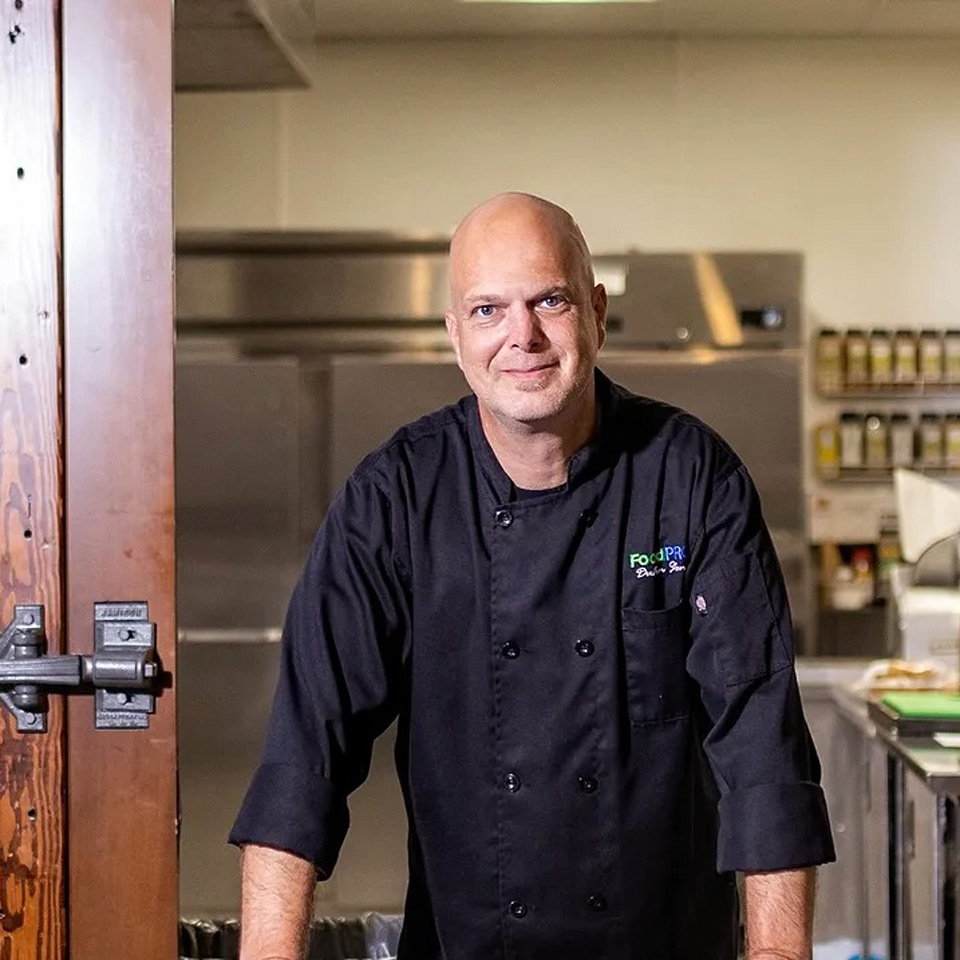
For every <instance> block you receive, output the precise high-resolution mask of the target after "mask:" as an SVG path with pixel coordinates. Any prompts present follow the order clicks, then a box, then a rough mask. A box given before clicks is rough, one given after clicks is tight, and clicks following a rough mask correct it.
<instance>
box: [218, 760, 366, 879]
mask: <svg viewBox="0 0 960 960" xmlns="http://www.w3.org/2000/svg"><path fill="white" fill-rule="evenodd" d="M349 820H350V815H349V813H348V811H347V800H346V795H345V794H344V793H342V791H340V790H338V789H337V788H336V787H335V786H334V784H333V783H331V782H330V781H329V780H327V779H325V778H324V777H321V776H319V775H318V774H315V773H313V772H312V771H310V770H307V769H305V768H303V767H296V766H290V765H287V764H279V763H267V764H263V765H262V766H260V767H259V768H258V769H257V772H256V773H255V774H254V777H253V780H252V782H251V783H250V787H249V789H248V790H247V795H246V797H245V798H244V801H243V806H242V807H241V808H240V813H239V814H238V815H237V819H236V821H235V823H234V825H233V829H232V830H231V831H230V836H229V842H230V843H232V844H235V845H236V846H238V847H239V846H243V844H245V843H253V844H257V845H258V846H263V847H273V848H274V849H277V850H285V851H287V852H288V853H292V854H295V855H296V856H298V857H302V858H303V859H304V860H309V861H310V862H311V863H313V864H314V866H316V868H317V870H318V871H319V873H320V877H321V879H326V878H327V877H329V876H330V874H331V873H332V872H333V867H334V865H335V864H336V862H337V857H338V855H339V853H340V847H341V845H342V844H343V840H344V837H345V836H346V834H347V826H348V824H349Z"/></svg>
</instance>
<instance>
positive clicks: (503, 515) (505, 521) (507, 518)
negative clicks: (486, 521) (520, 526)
mask: <svg viewBox="0 0 960 960" xmlns="http://www.w3.org/2000/svg"><path fill="white" fill-rule="evenodd" d="M493 519H494V520H496V521H497V526H499V527H509V526H510V524H511V523H513V514H512V513H511V512H510V511H509V510H506V509H504V508H503V507H501V508H500V509H499V510H498V511H497V512H496V513H495V514H494V515H493Z"/></svg>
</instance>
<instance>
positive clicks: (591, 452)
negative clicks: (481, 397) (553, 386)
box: [467, 369, 619, 503]
mask: <svg viewBox="0 0 960 960" xmlns="http://www.w3.org/2000/svg"><path fill="white" fill-rule="evenodd" d="M594 384H595V389H596V397H597V429H596V430H595V431H594V433H593V436H592V437H591V438H590V440H588V441H587V443H586V444H585V445H584V446H582V447H581V448H580V449H579V450H578V451H577V452H576V453H575V454H574V455H573V456H572V457H571V458H570V462H569V463H568V464H567V486H566V492H568V493H569V492H572V491H573V490H575V489H577V487H579V486H581V485H582V484H583V483H584V482H585V481H587V480H588V479H590V478H591V477H593V476H595V475H596V473H597V472H598V470H599V469H601V468H602V467H603V466H604V465H606V463H607V462H608V460H609V457H610V453H611V449H612V446H613V445H612V442H611V441H612V440H613V437H614V435H615V430H614V421H615V420H616V417H615V413H616V409H617V406H618V403H619V398H618V394H617V388H616V386H615V385H614V383H613V382H612V381H611V380H610V379H609V377H607V376H606V375H605V374H603V373H601V372H600V370H597V369H594ZM467 424H468V429H469V432H470V441H471V443H472V445H473V449H474V450H475V451H476V454H477V457H478V459H479V461H480V465H481V467H482V469H483V472H484V474H485V475H486V477H487V480H488V481H489V483H490V484H491V486H492V488H493V492H494V499H495V500H497V501H498V503H508V502H510V501H511V500H513V499H514V490H515V487H514V484H513V481H512V480H511V479H510V477H509V476H508V475H507V473H506V471H505V470H504V469H503V467H502V466H501V465H500V461H499V460H498V459H497V455H496V454H495V453H494V452H493V448H492V447H491V446H490V441H489V440H487V435H486V434H485V433H484V432H483V425H482V423H481V422H480V410H479V407H478V405H477V398H476V396H475V395H474V396H472V397H470V403H469V407H468V415H467Z"/></svg>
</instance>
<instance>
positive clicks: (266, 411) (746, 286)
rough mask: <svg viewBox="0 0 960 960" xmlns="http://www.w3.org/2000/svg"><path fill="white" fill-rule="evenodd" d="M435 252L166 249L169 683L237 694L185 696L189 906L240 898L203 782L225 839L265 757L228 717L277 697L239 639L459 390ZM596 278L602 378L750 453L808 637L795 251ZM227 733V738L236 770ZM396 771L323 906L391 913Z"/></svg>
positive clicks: (304, 244)
mask: <svg viewBox="0 0 960 960" xmlns="http://www.w3.org/2000/svg"><path fill="white" fill-rule="evenodd" d="M446 250H447V244H446V241H444V240H440V239H431V238H414V239H409V238H408V239H404V240H398V239H396V238H392V237H387V236H382V235H363V236H339V235H338V236H331V235H316V234H283V235H278V234H260V235H227V234H207V235H195V234H194V235H183V236H181V237H180V238H179V244H178V277H177V281H178V283H177V291H178V292H177V325H178V345H177V350H178V356H177V431H178V433H177V483H178V489H177V538H178V541H177V547H178V619H179V624H180V628H181V630H182V636H183V638H184V640H185V641H187V642H186V643H185V644H184V645H183V648H182V655H181V657H182V659H181V663H182V670H183V672H184V680H183V685H184V689H185V691H188V690H189V689H191V687H190V683H191V679H190V676H189V674H190V672H191V671H202V672H207V671H209V672H211V673H218V674H220V675H225V673H224V671H226V670H227V669H230V670H231V671H232V672H231V674H230V675H231V676H233V677H234V678H235V682H236V684H237V687H236V689H233V690H231V691H230V692H229V695H224V696H221V697H219V698H211V697H210V696H206V697H191V696H187V695H186V694H185V695H183V696H182V697H181V704H182V707H181V709H182V721H183V722H182V726H181V757H182V796H183V806H184V843H183V870H182V877H183V897H184V904H185V907H190V908H192V909H196V910H198V911H202V912H206V913H210V912H218V913H222V912H224V911H229V910H230V909H231V906H232V904H233V902H234V898H235V883H234V881H233V879H232V877H233V873H232V871H233V869H234V868H233V861H232V859H228V858H229V857H230V854H228V853H220V852H217V851H218V850H219V849H220V848H219V847H218V848H217V849H216V850H214V849H212V847H211V843H210V839H209V834H210V832H211V829H210V821H209V816H211V814H210V805H209V796H208V794H209V787H208V786H207V785H206V783H205V780H204V770H205V769H217V770H220V771H221V774H220V782H221V783H222V784H223V796H222V798H221V802H220V803H218V804H217V806H216V809H217V813H216V816H219V817H220V818H221V820H220V821H216V826H215V828H214V829H216V830H217V831H218V833H222V828H224V827H225V826H226V823H225V822H222V821H223V819H224V814H223V813H222V811H224V810H227V811H230V815H232V812H233V811H234V810H235V809H236V806H237V805H238V804H239V800H240V795H241V792H242V785H243V783H244V781H245V779H246V776H247V775H248V774H249V772H250V771H252V768H253V766H254V764H255V761H256V755H257V752H258V750H259V736H254V737H243V736H240V735H239V734H237V733H236V731H237V729H238V724H241V721H240V719H239V716H240V715H241V714H242V717H243V721H242V725H241V726H242V730H245V731H247V732H248V733H249V731H251V730H254V729H262V728H263V725H264V724H265V722H266V712H267V709H268V706H269V696H270V693H271V688H272V684H271V683H269V682H265V680H264V677H265V671H267V672H268V673H271V674H272V670H273V669H274V668H273V667H272V666H270V665H271V664H272V663H274V661H273V660H272V659H271V657H270V655H265V654H264V652H263V647H264V645H263V644H261V643H256V642H254V643H250V642H249V641H250V640H251V639H253V640H257V639H258V638H275V637H276V635H277V628H278V627H279V625H280V622H281V618H282V616H283V610H284V608H285V606H286V602H287V599H288V596H289V592H290V589H291V587H292V585H293V582H294V579H295V577H296V574H297V571H298V569H299V566H300V564H301V562H302V558H303V555H304V552H305V550H306V548H307V546H308V544H309V540H310V538H311V536H312V534H313V531H314V530H315V528H316V526H317V525H318V524H319V522H320V520H321V518H322V516H323V511H324V509H325V507H326V505H327V503H328V502H329V500H330V498H331V496H332V494H333V492H334V491H335V490H336V489H337V488H338V487H339V485H340V484H341V483H342V482H343V480H344V479H345V477H346V476H347V475H348V474H349V472H350V471H351V470H352V469H353V467H354V466H355V465H356V463H357V462H358V461H359V460H360V459H361V458H362V457H363V456H364V455H365V454H366V453H367V452H369V451H370V450H371V449H373V448H374V447H376V446H377V445H378V444H379V443H381V442H382V441H383V440H385V439H387V438H388V437H389V435H390V434H391V433H392V432H393V430H395V429H396V428H397V427H398V426H400V425H401V424H403V423H405V422H407V421H409V420H411V419H414V418H415V417H417V416H419V415H420V414H422V413H425V412H427V411H429V410H432V409H435V408H437V407H438V406H442V405H444V404H447V403H451V402H454V401H455V400H457V399H458V398H459V397H460V396H462V395H463V394H464V393H466V392H467V389H468V388H467V386H466V384H465V382H464V381H463V378H462V376H461V374H460V372H459V370H458V368H457V367H456V364H455V363H454V361H453V356H452V353H451V352H450V350H449V348H448V344H447V339H446V333H445V331H444V329H443V323H442V315H443V311H444V309H445V307H446V305H447V267H446ZM595 267H596V271H597V275H598V279H599V280H601V281H602V282H604V283H605V284H606V285H607V287H608V291H609V293H610V295H611V297H610V314H609V322H608V329H609V337H608V342H607V346H606V347H605V349H604V352H603V354H602V356H601V364H600V365H601V367H602V369H604V370H605V371H606V372H607V373H608V374H609V375H610V376H611V377H612V378H613V379H614V380H615V381H617V382H619V383H622V384H623V385H624V386H626V387H628V388H629V389H631V390H633V391H635V392H637V393H641V394H646V395H650V396H655V397H659V398H662V399H664V400H667V401H669V402H672V403H676V404H677V405H679V406H681V407H684V408H686V409H687V410H689V411H690V412H692V413H694V414H697V415H699V416H700V417H702V418H703V419H704V420H705V421H706V422H707V423H709V424H710V425H712V426H714V427H715V428H716V429H718V430H719V431H720V433H721V434H723V435H724V436H725V438H726V439H727V440H728V442H730V443H731V444H732V445H733V447H734V448H735V449H736V450H737V451H738V453H739V454H740V455H741V456H742V457H743V459H744V461H745V462H746V464H747V466H748V467H749V469H750V471H751V473H752V475H753V477H754V479H755V481H756V483H757V486H758V488H759V490H760V493H761V497H762V499H763V502H764V509H765V514H766V517H767V520H768V523H769V525H770V527H771V529H772V533H773V536H774V539H775V541H776V543H777V546H778V550H779V552H780V556H781V561H782V563H783V566H784V571H785V574H786V577H787V581H788V589H789V592H790V595H791V598H792V600H793V610H794V615H795V618H796V619H797V621H798V623H799V625H800V627H801V629H802V626H803V621H804V619H805V617H804V612H805V607H806V604H805V590H804V572H805V557H806V548H805V536H804V533H805V531H804V519H803V498H802V479H801V478H802V469H801V449H802V448H801V427H800V418H801V370H802V352H801V349H800V325H801V310H802V306H801V283H802V258H801V257H800V255H798V254H790V253H772V254H744V253H723V254H719V253H718V254H707V253H701V254H654V255H647V254H638V253H630V254H624V255H617V256H601V257H597V258H596V259H595ZM191 641H195V642H191ZM218 641H221V642H218ZM244 641H246V642H244ZM245 651H249V652H245ZM244 664H245V665H246V666H244ZM252 718H257V723H254V722H253V720H252ZM224 725H229V726H230V727H231V728H232V729H233V730H234V734H231V738H230V751H231V752H230V764H229V773H227V772H224V770H223V768H224V755H223V752H222V749H221V748H220V746H219V744H220V740H218V733H217V731H218V730H219V729H221V728H222V727H223V726H224ZM258 725H259V726H258ZM390 765H391V764H390V760H389V756H388V754H387V753H385V752H384V751H383V750H382V749H381V750H379V751H378V753H377V755H376V756H375V760H374V767H373V774H372V775H373V779H374V781H375V783H376V784H377V787H376V789H377V790H378V791H379V793H378V794H377V795H376V797H375V798H374V797H373V795H372V794H371V793H370V792H369V791H368V792H367V793H366V794H364V793H363V791H361V794H360V795H358V797H357V800H356V803H355V806H354V821H355V822H357V820H358V819H359V820H362V816H359V817H358V815H357V814H358V811H362V810H363V808H364V805H365V804H369V809H370V815H371V817H376V818H377V821H378V824H379V825H378V827H377V828H376V830H375V831H374V830H373V829H371V834H372V835H374V836H376V837H377V842H378V846H379V848H380V849H379V851H378V853H377V856H376V870H375V871H367V873H366V874H365V875H364V879H363V880H362V882H359V881H357V880H356V878H358V877H359V876H360V875H361V874H363V870H362V868H359V867H358V868H356V869H354V867H352V866H351V864H356V863H358V862H359V861H360V860H362V859H363V857H364V854H363V852H362V850H361V846H362V844H363V842H364V841H363V840H362V839H357V840H355V839H354V835H356V834H358V833H359V834H361V835H362V833H363V831H362V827H361V828H360V830H359V831H357V830H355V831H353V834H352V835H351V838H350V839H348V849H346V850H345V852H344V856H343V858H342V860H341V865H340V867H339V869H338V874H337V877H336V878H335V880H334V883H335V884H336V887H335V891H334V894H333V896H334V897H335V899H336V902H337V905H338V908H341V909H349V907H350V906H351V905H356V906H364V907H368V908H379V909H388V910H389V909H396V908H398V907H399V906H400V905H401V898H402V893H403V881H404V879H405V873H404V868H403V864H404V853H403V836H404V827H403V823H402V815H401V813H400V810H401V806H400V803H399V798H398V797H393V793H392V792H391V791H395V789H396V788H395V787H394V786H393V778H392V775H391V774H390V770H389V768H390ZM387 793H389V796H390V797H393V800H384V797H385V796H386V795H387ZM364 796H366V797H367V798H368V799H367V800H365V799H364ZM391 804H392V805H391ZM204 817H206V818H207V821H206V824H204ZM384 818H386V820H387V822H388V824H389V823H390V822H392V823H393V825H394V829H390V828H389V825H388V827H387V828H384V826H383V824H384ZM351 843H357V844H360V846H356V847H354V848H351V847H349V845H350V844H351ZM384 845H387V847H388V848H389V849H388V850H384ZM351 849H353V850H354V853H351V852H350V851H351ZM218 857H219V858H220V859H219V860H218V859H217V858H218ZM390 864H396V865H399V866H396V865H394V866H393V867H391V866H390ZM391 870H393V873H391ZM351 871H353V872H351ZM374 873H375V877H376V879H374V877H373V874H374ZM224 876H228V877H229V879H226V880H224V879H222V878H223V877H224ZM371 884H372V886H371ZM378 884H379V886H378ZM360 898H362V899H363V902H362V903H358V902H357V900H358V899H360Z"/></svg>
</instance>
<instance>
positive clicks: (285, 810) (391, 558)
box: [229, 478, 407, 878]
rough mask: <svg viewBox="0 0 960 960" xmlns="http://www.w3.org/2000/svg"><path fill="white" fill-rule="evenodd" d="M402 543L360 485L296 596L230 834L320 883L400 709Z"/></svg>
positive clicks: (352, 484)
mask: <svg viewBox="0 0 960 960" xmlns="http://www.w3.org/2000/svg"><path fill="white" fill-rule="evenodd" d="M397 539H398V537H397V536H396V527H395V521H394V518H393V516H392V512H391V508H390V503H389V501H388V499H387V497H386V496H385V495H384V493H383V492H382V491H381V490H379V488H378V487H377V486H376V485H375V484H374V483H373V482H372V481H371V480H369V479H367V480H364V479H360V480H358V479H356V478H351V480H349V481H348V482H347V485H346V487H345V489H344V490H343V491H342V493H341V494H340V495H339V496H338V497H337V499H336V500H335V501H334V502H333V504H332V505H331V506H330V509H329V511H328V513H327V516H326V519H325V520H324V523H323V525H322V526H321V528H320V530H319V532H318V533H317V536H316V539H315V540H314V543H313V546H312V548H311V550H310V553H309V556H308V558H307V561H306V564H305V566H304V569H303V572H302V574H301V576H300V579H299V582H298V583H297V585H296V587H295V589H294V592H293V596H292V599H291V601H290V606H289V609H288V611H287V616H286V620H285V623H284V628H283V639H282V647H281V660H280V676H279V680H278V683H277V688H276V693H275V696H274V702H273V708H272V712H271V715H270V722H269V727H268V732H267V738H266V744H265V747H264V751H263V756H262V760H261V763H260V766H259V768H258V769H257V771H256V773H255V774H254V777H253V780H252V782H251V784H250V787H249V789H248V791H247V795H246V798H245V800H244V802H243V805H242V807H241V810H240V813H239V815H238V817H237V819H236V822H235V823H234V826H233V829H232V831H231V833H230V838H229V839H230V842H231V843H234V844H237V845H242V844H245V843H254V844H258V845H262V846H268V847H274V848H277V849H280V850H285V851H287V852H290V853H294V854H296V855H298V856H300V857H303V858H304V859H306V860H309V861H311V862H312V863H313V864H314V865H315V866H316V867H317V870H318V871H319V875H320V876H321V878H326V877H329V876H330V874H331V872H332V870H333V867H334V864H335V863H336V860H337V856H338V855H339V852H340V847H341V845H342V843H343V840H344V837H345V836H346V832H347V826H348V823H349V814H348V809H347V796H348V794H349V793H350V792H351V791H353V790H355V789H356V788H357V787H358V786H360V784H361V783H362V782H363V781H364V780H365V779H366V776H367V773H368V772H369V768H370V757H371V751H372V748H373V741H374V739H375V738H376V737H377V736H379V734H381V733H382V732H383V731H384V730H385V729H386V728H387V727H388V726H389V724H390V723H391V722H392V721H393V719H394V718H395V716H396V715H397V711H398V700H397V697H398V690H399V683H398V680H399V674H400V671H401V669H402V662H403V652H402V651H403V646H404V641H405V638H406V635H407V628H406V625H407V605H406V603H405V599H404V598H405V596H406V592H405V586H404V578H403V576H402V574H401V570H402V568H401V567H400V566H398V563H397V556H396V552H395V544H396V541H397Z"/></svg>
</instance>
